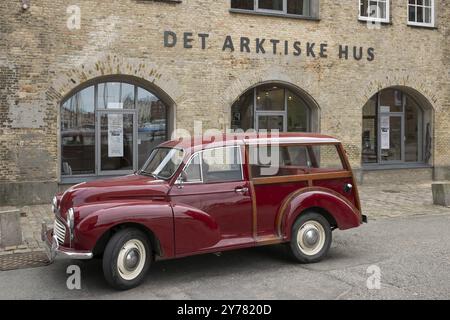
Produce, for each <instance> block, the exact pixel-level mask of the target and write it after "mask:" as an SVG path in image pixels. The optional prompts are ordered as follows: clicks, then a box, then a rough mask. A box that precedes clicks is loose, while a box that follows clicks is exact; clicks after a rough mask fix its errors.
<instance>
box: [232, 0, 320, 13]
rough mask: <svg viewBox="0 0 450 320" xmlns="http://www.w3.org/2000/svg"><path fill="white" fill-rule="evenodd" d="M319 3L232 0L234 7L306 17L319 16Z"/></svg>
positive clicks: (305, 1) (304, 0) (278, 0)
mask: <svg viewBox="0 0 450 320" xmlns="http://www.w3.org/2000/svg"><path fill="white" fill-rule="evenodd" d="M317 5H318V1H312V0H231V8H232V9H237V10H250V11H253V12H257V13H262V14H264V13H267V14H282V15H295V16H304V17H317V14H316V13H315V11H316V10H315V8H318V6H317ZM316 6H317V7H316Z"/></svg>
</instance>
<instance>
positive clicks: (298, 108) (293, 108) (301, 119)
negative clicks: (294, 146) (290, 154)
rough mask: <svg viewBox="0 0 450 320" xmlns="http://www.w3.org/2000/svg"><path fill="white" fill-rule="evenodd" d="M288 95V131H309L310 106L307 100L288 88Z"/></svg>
mask: <svg viewBox="0 0 450 320" xmlns="http://www.w3.org/2000/svg"><path fill="white" fill-rule="evenodd" d="M286 95H287V108H288V110H287V112H288V118H287V131H289V132H307V131H308V130H309V128H308V122H309V121H308V120H309V108H308V106H307V105H306V103H305V101H304V100H303V99H302V98H300V97H299V96H297V95H296V94H294V93H293V92H291V91H289V90H286Z"/></svg>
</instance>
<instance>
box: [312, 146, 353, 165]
mask: <svg viewBox="0 0 450 320" xmlns="http://www.w3.org/2000/svg"><path fill="white" fill-rule="evenodd" d="M310 148H311V151H312V152H310V153H309V154H310V161H311V166H310V167H311V168H313V169H318V170H315V171H317V172H327V171H342V170H344V166H343V164H342V160H341V157H340V155H339V152H338V149H337V146H336V145H334V144H325V145H314V146H311V147H310Z"/></svg>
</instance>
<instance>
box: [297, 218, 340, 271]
mask: <svg viewBox="0 0 450 320" xmlns="http://www.w3.org/2000/svg"><path fill="white" fill-rule="evenodd" d="M331 241H332V231H331V226H330V223H329V222H328V220H327V219H326V218H325V217H324V216H323V215H321V214H319V213H317V212H307V213H304V214H301V215H300V216H299V217H298V218H297V220H296V221H295V223H294V225H293V226H292V236H291V242H290V243H289V249H290V250H289V251H290V253H291V255H292V257H293V258H294V259H295V260H297V261H298V262H301V263H314V262H318V261H320V260H322V259H323V258H324V257H325V256H326V255H327V253H328V251H329V249H330V246H331Z"/></svg>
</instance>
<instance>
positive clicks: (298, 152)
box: [249, 144, 344, 178]
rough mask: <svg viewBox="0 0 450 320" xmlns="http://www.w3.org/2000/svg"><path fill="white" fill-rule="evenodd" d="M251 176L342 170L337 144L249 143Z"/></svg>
mask: <svg viewBox="0 0 450 320" xmlns="http://www.w3.org/2000/svg"><path fill="white" fill-rule="evenodd" d="M249 153H250V159H249V161H250V170H251V175H252V177H254V178H259V177H271V176H291V175H300V174H308V173H320V172H333V171H342V170H343V169H344V166H343V164H342V161H341V157H340V155H339V152H338V149H337V146H336V145H333V144H331V145H289V146H274V145H272V146H270V145H269V146H250V148H249Z"/></svg>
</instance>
